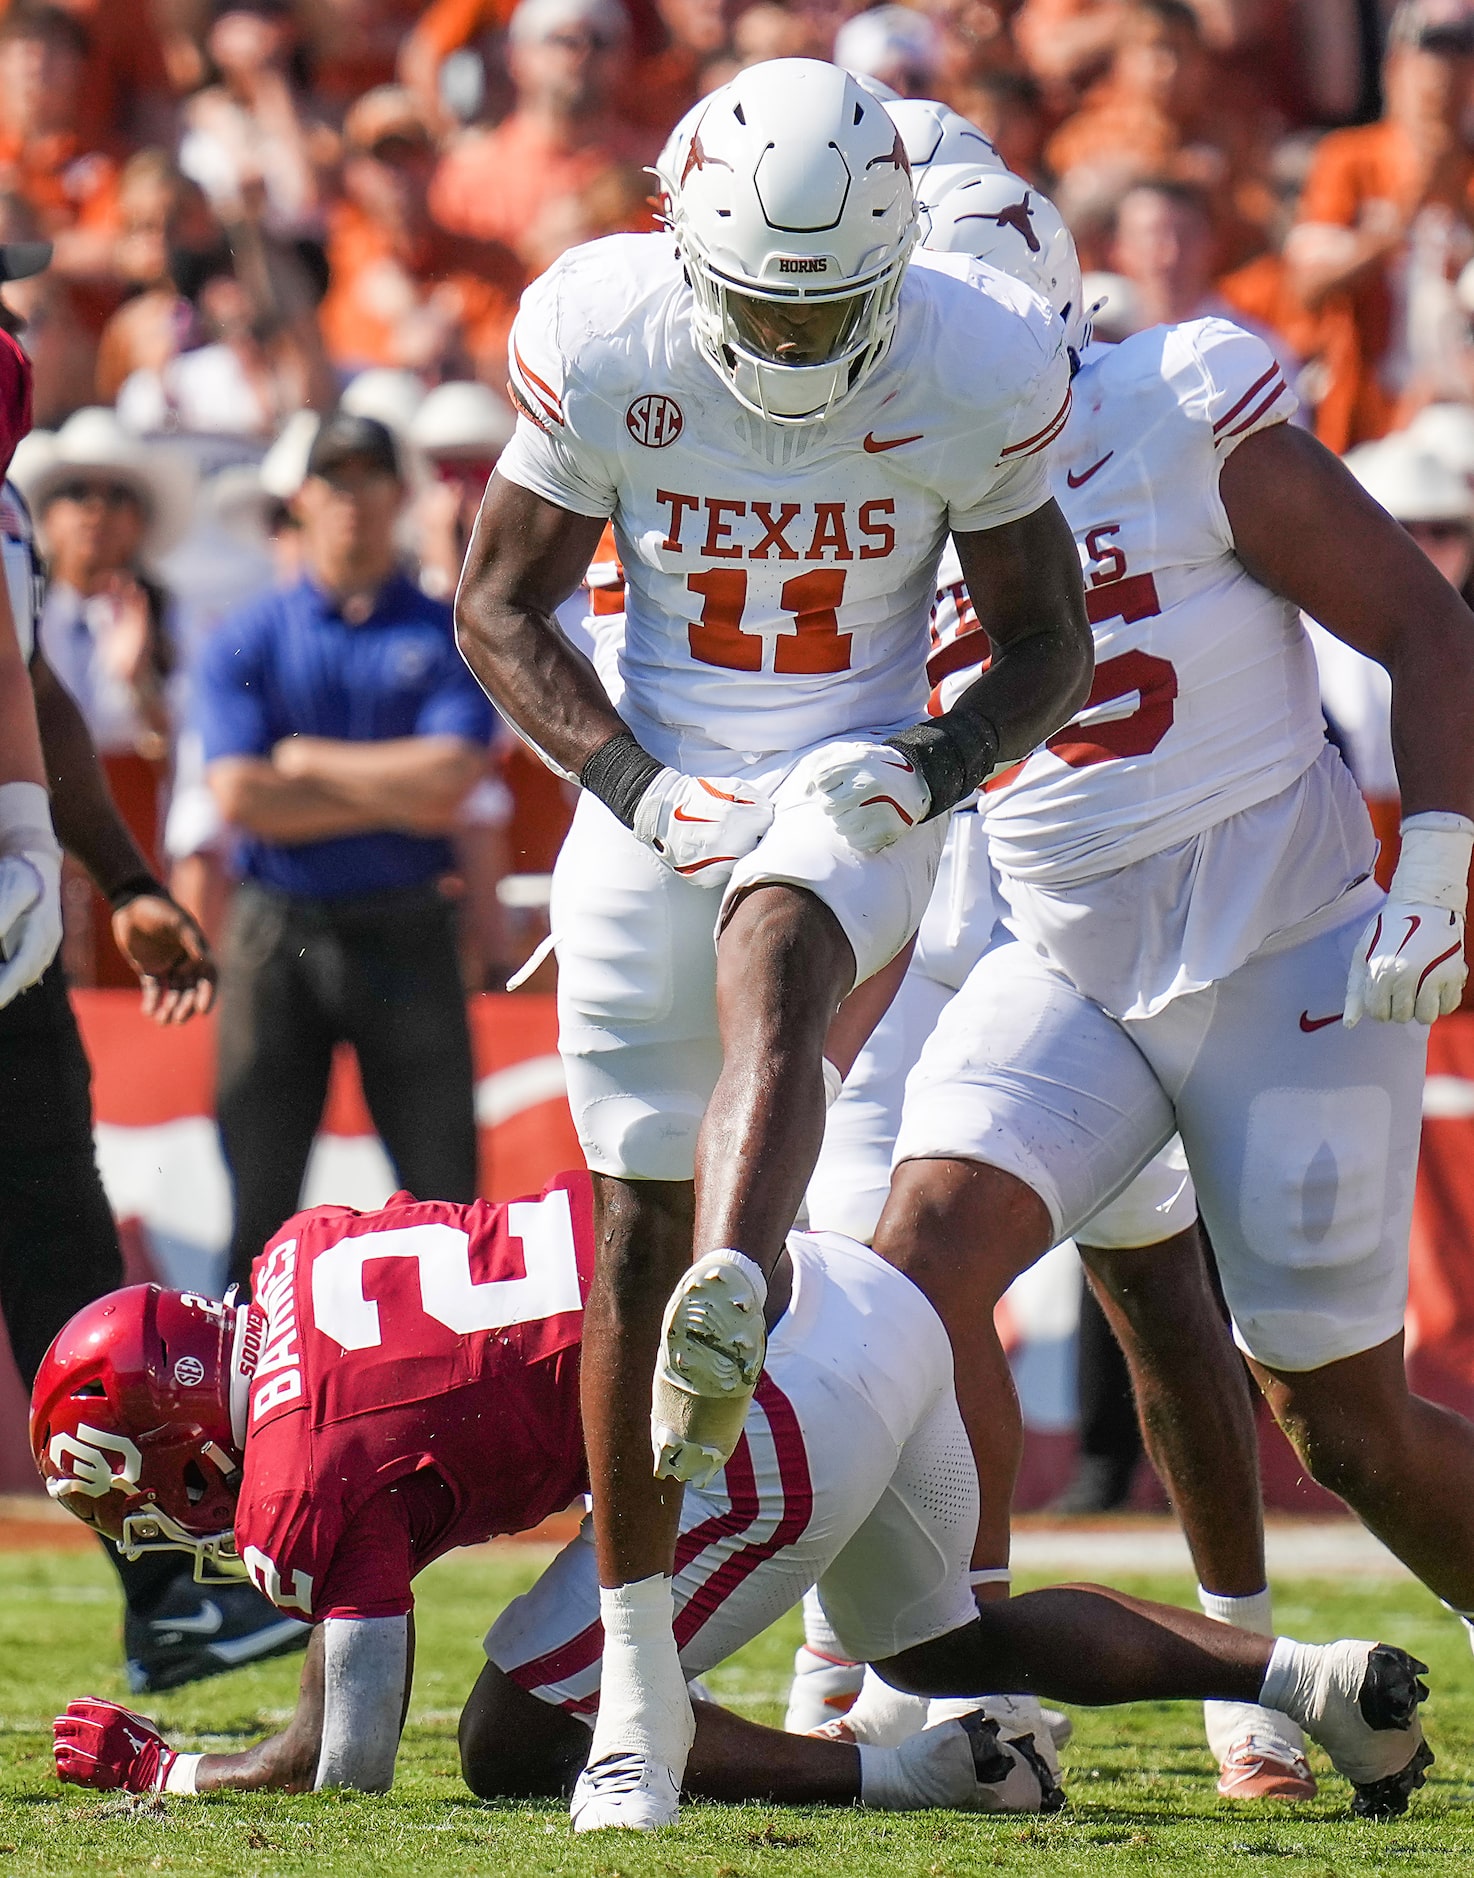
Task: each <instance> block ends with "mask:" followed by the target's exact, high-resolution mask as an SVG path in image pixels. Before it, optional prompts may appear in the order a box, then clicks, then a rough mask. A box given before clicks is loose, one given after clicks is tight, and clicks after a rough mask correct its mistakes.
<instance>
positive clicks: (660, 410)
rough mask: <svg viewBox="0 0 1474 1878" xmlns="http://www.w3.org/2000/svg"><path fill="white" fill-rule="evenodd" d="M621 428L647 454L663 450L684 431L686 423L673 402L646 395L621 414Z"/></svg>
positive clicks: (657, 394)
mask: <svg viewBox="0 0 1474 1878" xmlns="http://www.w3.org/2000/svg"><path fill="white" fill-rule="evenodd" d="M624 427H625V429H626V430H627V431H628V432H629V434H630V435H631V436H632V437H633V438H634V440H635V442H636V443H642V444H644V445H645V447H646V448H647V449H649V450H663V449H664V448H665V446H666V445H667V444H668V443H674V442H675V440H676V438H677V437H679V436H680V434H681V432H682V431H683V430H684V429H685V428H686V419H685V417H684V415H683V413H682V411H681V407H680V405H678V404H677V403H676V401H675V399H674V398H667V397H665V396H664V395H663V394H662V393H660V392H655V391H647V392H646V393H645V394H644V396H643V397H639V398H636V399H635V401H634V403H633V404H631V406H630V408H629V409H628V410H627V411H626V412H625V414H624Z"/></svg>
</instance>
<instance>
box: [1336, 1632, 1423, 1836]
mask: <svg viewBox="0 0 1474 1878" xmlns="http://www.w3.org/2000/svg"><path fill="white" fill-rule="evenodd" d="M1427 1669H1428V1665H1427V1664H1426V1663H1420V1662H1419V1661H1418V1659H1417V1657H1415V1656H1409V1655H1408V1653H1407V1651H1406V1650H1399V1649H1396V1648H1394V1646H1393V1645H1391V1644H1388V1643H1379V1644H1378V1645H1377V1647H1376V1649H1375V1650H1373V1651H1372V1653H1371V1655H1370V1656H1369V1657H1368V1658H1367V1668H1366V1675H1365V1676H1364V1677H1363V1678H1362V1684H1361V1689H1360V1690H1359V1692H1358V1694H1357V1698H1356V1706H1357V1707H1358V1708H1359V1709H1360V1710H1361V1713H1362V1717H1363V1719H1364V1720H1365V1722H1366V1725H1367V1726H1368V1728H1375V1729H1377V1730H1378V1731H1379V1732H1381V1731H1383V1730H1386V1729H1400V1730H1403V1731H1404V1732H1405V1731H1406V1730H1408V1729H1410V1728H1411V1727H1412V1725H1413V1721H1414V1718H1415V1717H1416V1715H1417V1712H1418V1704H1419V1703H1420V1702H1426V1701H1427V1700H1428V1685H1427V1683H1425V1682H1423V1681H1422V1680H1420V1679H1421V1677H1422V1676H1424V1675H1425V1674H1426V1673H1427ZM1432 1765H1433V1750H1432V1748H1430V1747H1429V1746H1428V1743H1427V1742H1426V1741H1424V1740H1421V1739H1420V1740H1419V1742H1418V1745H1417V1747H1416V1748H1415V1750H1414V1751H1413V1754H1412V1757H1411V1758H1410V1759H1409V1761H1408V1762H1407V1764H1406V1766H1404V1767H1402V1768H1400V1769H1399V1770H1398V1772H1397V1773H1395V1774H1388V1775H1386V1776H1385V1778H1383V1779H1381V1780H1369V1781H1366V1782H1363V1783H1362V1784H1360V1785H1358V1786H1357V1787H1356V1794H1355V1798H1354V1799H1353V1800H1352V1802H1351V1811H1352V1814H1353V1816H1354V1817H1355V1818H1357V1819H1396V1818H1397V1816H1398V1815H1399V1814H1400V1813H1405V1812H1406V1811H1407V1803H1408V1800H1409V1799H1410V1798H1411V1797H1412V1795H1413V1794H1414V1793H1415V1792H1416V1791H1417V1789H1418V1788H1419V1787H1421V1786H1422V1785H1423V1784H1424V1782H1425V1781H1426V1780H1427V1778H1428V1769H1429V1768H1430V1767H1431V1766H1432Z"/></svg>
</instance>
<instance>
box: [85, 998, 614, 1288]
mask: <svg viewBox="0 0 1474 1878" xmlns="http://www.w3.org/2000/svg"><path fill="white" fill-rule="evenodd" d="M73 1004H74V1006H75V1008H76V1012H77V1020H78V1023H79V1024H80V1026H81V1030H82V1040H83V1042H84V1043H85V1044H86V1046H87V1054H88V1056H89V1057H90V1058H91V1059H92V1075H93V1082H92V1102H93V1113H94V1116H95V1120H96V1129H97V1160H98V1166H99V1168H100V1170H101V1173H102V1178H103V1184H104V1186H105V1187H106V1188H107V1192H108V1198H109V1199H110V1200H111V1201H112V1205H113V1211H114V1213H115V1214H116V1215H117V1217H118V1219H119V1221H120V1222H121V1223H122V1224H123V1225H124V1228H125V1232H126V1231H127V1229H128V1228H129V1227H130V1225H131V1224H133V1223H136V1226H137V1227H141V1228H142V1234H143V1238H144V1241H145V1244H146V1249H147V1251H148V1253H149V1255H150V1257H151V1261H152V1263H153V1265H154V1267H155V1269H156V1271H157V1274H158V1276H159V1278H160V1279H161V1280H162V1281H163V1282H164V1283H166V1284H172V1285H176V1286H179V1287H181V1288H193V1289H199V1290H203V1291H218V1289H219V1283H218V1281H219V1279H220V1278H221V1276H222V1275H223V1271H224V1264H223V1261H224V1257H225V1248H226V1244H227V1242H228V1240H229V1237H230V1193H229V1186H228V1183H227V1180H226V1174H225V1165H224V1162H223V1161H222V1159H221V1156H220V1143H219V1137H218V1135H217V1133H216V1129H215V1121H214V1078H215V1029H214V1022H213V1020H212V1019H209V1018H207V1019H204V1020H203V1021H200V1020H197V1021H195V1022H194V1023H191V1024H187V1025H184V1026H182V1027H181V1028H179V1029H168V1030H161V1029H160V1028H159V1027H158V1026H157V1025H154V1024H150V1023H149V1022H148V1021H147V1020H146V1019H145V1018H144V1017H143V1015H142V1013H141V1012H140V1010H139V1005H138V997H137V994H136V993H132V992H125V991H79V992H76V993H75V994H74V996H73ZM469 1011H470V1018H471V1042H472V1051H473V1055H474V1059H475V1066H476V1117H477V1122H478V1124H479V1132H480V1143H481V1191H482V1193H483V1194H485V1195H486V1196H487V1197H488V1198H491V1199H510V1198H513V1197H515V1196H516V1195H517V1194H521V1193H535V1192H536V1191H537V1190H538V1189H539V1188H540V1187H541V1186H542V1185H543V1183H544V1182H545V1181H546V1180H548V1179H549V1178H550V1177H551V1176H552V1175H553V1174H556V1173H559V1172H561V1171H562V1170H563V1169H564V1168H565V1167H577V1166H578V1165H579V1164H580V1161H581V1156H580V1154H579V1149H578V1141H577V1138H576V1136H575V1135H574V1132H573V1123H572V1120H571V1119H570V1117H569V1114H568V1105H567V1101H566V1099H565V1096H564V1088H563V1068H562V1064H561V1063H560V1062H559V1060H558V1053H557V1031H558V1023H557V1014H556V1011H555V1009H554V1001H553V999H552V998H551V997H537V996H529V995H524V996H521V997H506V996H502V995H495V994H487V995H485V996H481V997H475V998H472V999H471V1001H470V1005H469ZM394 1185H395V1181H394V1174H393V1170H392V1168H391V1167H390V1165H389V1161H388V1157H387V1156H386V1155H385V1153H384V1150H383V1148H382V1146H381V1145H380V1143H379V1140H378V1137H377V1136H376V1135H375V1133H374V1125H373V1122H372V1121H371V1120H370V1119H369V1113H368V1109H367V1106H366V1105H365V1103H364V1099H363V1091H362V1088H361V1087H360V1085H359V1080H358V1069H357V1065H356V1063H355V1061H354V1058H353V1053H352V1051H351V1050H346V1049H344V1050H341V1051H340V1052H339V1053H338V1058H337V1060H336V1062H335V1063H334V1065H333V1077H332V1083H331V1087H330V1090H329V1094H328V1102H327V1107H326V1109H325V1111H324V1114H323V1120H322V1127H321V1129H320V1131H319V1133H318V1137H317V1141H316V1143H315V1145H314V1147H313V1152H312V1159H311V1161H310V1163H309V1166H308V1170H307V1183H306V1189H305V1193H304V1200H303V1204H304V1205H307V1206H313V1205H316V1204H318V1203H319V1202H322V1201H328V1200H332V1201H336V1202H339V1203H340V1204H344V1205H348V1206H357V1207H362V1208H371V1207H375V1206H381V1205H382V1204H383V1203H384V1201H385V1200H386V1199H387V1198H388V1197H389V1195H390V1193H392V1192H393V1190H394Z"/></svg>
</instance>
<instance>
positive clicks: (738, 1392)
mask: <svg viewBox="0 0 1474 1878" xmlns="http://www.w3.org/2000/svg"><path fill="white" fill-rule="evenodd" d="M766 1299H767V1285H766V1283H765V1281H764V1279H763V1274H762V1271H761V1269H760V1267H758V1266H757V1265H755V1264H754V1263H753V1261H752V1260H751V1259H749V1258H744V1257H743V1255H742V1254H741V1253H740V1252H732V1251H727V1250H723V1251H718V1252H708V1253H707V1254H706V1256H705V1257H704V1258H699V1259H697V1261H696V1263H695V1264H694V1265H693V1266H692V1267H691V1269H690V1270H689V1271H688V1272H686V1273H685V1275H684V1276H683V1277H682V1279H681V1282H680V1283H679V1284H678V1285H677V1286H676V1288H675V1290H674V1291H673V1292H672V1293H671V1298H670V1303H669V1304H667V1305H666V1307H665V1322H664V1323H663V1324H662V1325H661V1331H660V1355H659V1358H658V1359H657V1362H656V1366H655V1382H654V1387H653V1390H652V1393H651V1404H650V1444H651V1447H652V1449H653V1451H654V1455H655V1472H656V1476H657V1477H658V1478H660V1479H662V1480H683V1481H685V1482H687V1484H688V1485H691V1486H697V1487H704V1486H705V1485H706V1484H707V1482H708V1481H710V1480H711V1479H712V1477H713V1476H714V1475H716V1474H718V1473H720V1472H721V1470H722V1468H724V1467H725V1466H726V1464H727V1462H728V1461H729V1460H730V1459H731V1458H732V1454H733V1451H734V1450H735V1448H736V1446H737V1443H738V1442H739V1441H740V1440H741V1439H742V1429H743V1426H744V1424H745V1423H746V1421H747V1409H748V1404H749V1403H750V1402H751V1401H752V1393H753V1390H754V1389H756V1388H757V1384H758V1378H759V1376H760V1375H761V1374H762V1369H763V1358H764V1356H765V1355H766V1354H767V1347H768V1338H767V1331H766V1330H765V1328H764V1326H763V1305H764V1303H765V1302H766Z"/></svg>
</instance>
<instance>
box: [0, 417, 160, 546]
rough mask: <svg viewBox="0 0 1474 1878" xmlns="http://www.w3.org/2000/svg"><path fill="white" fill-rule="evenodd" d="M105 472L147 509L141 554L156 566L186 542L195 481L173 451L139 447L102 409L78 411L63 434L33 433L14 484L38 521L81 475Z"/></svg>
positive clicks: (18, 456) (18, 460)
mask: <svg viewBox="0 0 1474 1878" xmlns="http://www.w3.org/2000/svg"><path fill="white" fill-rule="evenodd" d="M85 470H92V471H101V472H103V473H105V474H106V475H107V476H109V477H111V478H113V479H114V480H115V481H117V482H119V483H122V484H123V485H124V486H125V487H126V488H129V489H132V490H133V491H134V492H135V493H136V495H137V497H138V500H139V503H140V505H141V506H142V508H143V512H144V515H145V518H146V524H147V525H146V527H145V530H144V537H143V553H144V555H145V557H146V558H148V559H150V560H156V559H157V558H158V557H159V556H160V555H161V554H167V553H168V552H169V550H170V548H172V547H174V546H175V544H176V543H177V542H179V541H181V540H182V539H183V538H184V535H185V534H186V533H187V531H188V529H189V524H190V521H191V518H192V517H193V514H194V479H193V478H192V476H191V475H190V472H189V470H188V468H187V466H186V465H185V464H184V463H183V462H182V461H181V460H180V459H179V457H177V456H176V455H175V454H174V453H173V452H172V451H169V450H164V449H160V448H159V447H158V446H157V445H152V446H150V445H148V444H145V443H143V442H142V441H140V439H139V438H137V437H135V436H134V435H133V434H132V433H131V432H130V431H127V430H125V429H124V428H123V426H122V425H121V424H120V423H119V422H118V419H117V417H116V416H115V415H114V413H113V412H112V411H111V410H110V409H109V408H108V407H107V406H106V405H100V404H93V405H87V406H85V407H84V408H83V409H82V410H80V411H75V412H73V414H72V415H71V416H70V417H69V418H68V419H67V421H66V422H65V423H64V424H63V425H62V427H61V428H60V430H55V431H51V430H33V431H32V432H31V434H30V435H29V436H28V437H23V438H22V439H21V441H20V443H19V444H18V445H17V446H16V451H15V457H14V460H13V461H12V463H11V466H10V476H11V480H12V481H13V482H14V483H15V484H16V486H17V487H18V488H19V490H20V492H21V494H22V495H23V496H24V497H25V499H26V501H27V502H28V503H29V504H30V505H31V511H32V513H33V514H34V515H35V517H36V519H37V521H40V519H41V517H42V516H43V514H44V513H45V510H46V505H47V503H48V502H49V501H50V500H51V498H52V496H53V495H54V494H55V493H56V491H57V490H58V489H60V488H61V487H62V485H63V484H65V483H67V482H69V481H71V479H72V478H73V477H74V476H75V475H76V474H77V472H78V471H85Z"/></svg>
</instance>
